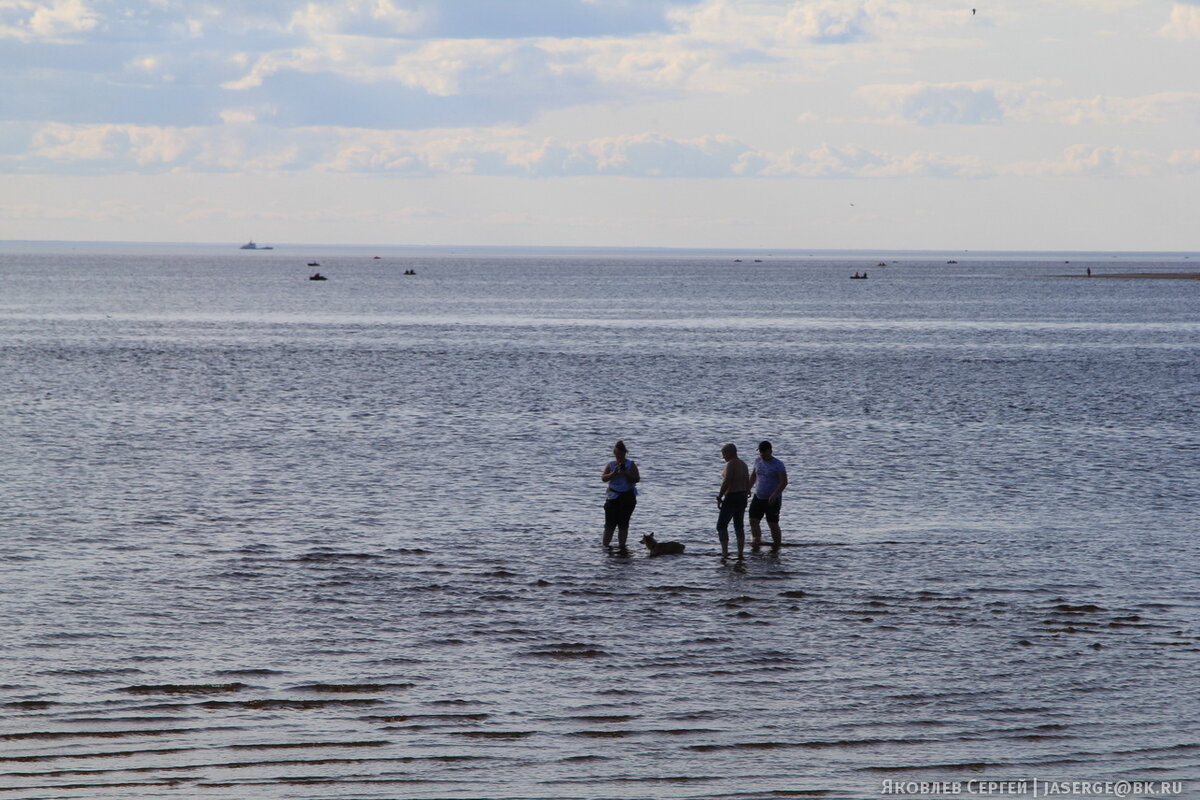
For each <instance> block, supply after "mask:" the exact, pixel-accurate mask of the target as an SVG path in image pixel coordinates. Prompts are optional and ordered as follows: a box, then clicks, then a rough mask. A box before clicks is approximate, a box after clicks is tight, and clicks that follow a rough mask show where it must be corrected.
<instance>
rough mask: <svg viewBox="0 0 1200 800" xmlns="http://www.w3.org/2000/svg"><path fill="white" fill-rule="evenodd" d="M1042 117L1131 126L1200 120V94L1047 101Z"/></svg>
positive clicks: (1039, 112) (1041, 105)
mask: <svg viewBox="0 0 1200 800" xmlns="http://www.w3.org/2000/svg"><path fill="white" fill-rule="evenodd" d="M1035 113H1036V115H1037V116H1038V117H1040V118H1044V119H1048V120H1053V121H1056V122H1062V123H1065V124H1068V125H1089V124H1095V125H1127V124H1131V123H1166V122H1177V121H1182V122H1190V123H1193V124H1195V123H1196V122H1200V94H1198V93H1196V92H1160V93H1158V94H1152V95H1146V96H1143V97H1111V96H1096V97H1090V98H1071V99H1067V100H1058V101H1048V100H1047V101H1044V102H1041V103H1038V104H1037V107H1036V111H1035Z"/></svg>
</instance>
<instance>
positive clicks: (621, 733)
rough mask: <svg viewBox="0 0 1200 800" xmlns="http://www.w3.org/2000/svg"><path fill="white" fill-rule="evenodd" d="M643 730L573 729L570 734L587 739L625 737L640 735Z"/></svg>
mask: <svg viewBox="0 0 1200 800" xmlns="http://www.w3.org/2000/svg"><path fill="white" fill-rule="evenodd" d="M642 733H643V732H642V731H628V730H610V729H606V730H595V731H571V732H570V733H568V734H567V735H568V736H580V737H583V738H585V739H625V738H628V737H630V736H639V735H641V734H642Z"/></svg>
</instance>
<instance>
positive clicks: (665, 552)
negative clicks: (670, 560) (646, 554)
mask: <svg viewBox="0 0 1200 800" xmlns="http://www.w3.org/2000/svg"><path fill="white" fill-rule="evenodd" d="M642 544H644V545H646V549H647V550H649V551H650V555H652V556H673V555H677V554H679V553H682V552H683V545H682V544H681V543H679V542H656V541H655V540H654V534H653V533H647V534H646V535H645V536H643V537H642Z"/></svg>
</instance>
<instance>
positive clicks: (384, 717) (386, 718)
mask: <svg viewBox="0 0 1200 800" xmlns="http://www.w3.org/2000/svg"><path fill="white" fill-rule="evenodd" d="M491 716H492V715H491V714H486V713H482V712H480V713H475V714H471V713H466V714H373V715H370V716H365V717H361V719H363V720H366V721H368V722H410V721H419V722H446V723H460V722H482V721H483V720H485V719H489V718H490V717H491Z"/></svg>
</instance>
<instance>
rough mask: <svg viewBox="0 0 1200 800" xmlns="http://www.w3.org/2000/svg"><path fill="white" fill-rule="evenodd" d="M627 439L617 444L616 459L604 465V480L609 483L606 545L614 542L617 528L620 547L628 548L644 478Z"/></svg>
mask: <svg viewBox="0 0 1200 800" xmlns="http://www.w3.org/2000/svg"><path fill="white" fill-rule="evenodd" d="M627 456H628V451H626V449H625V442H623V441H618V442H617V443H616V444H615V445H613V460H612V461H610V462H608V464H607V465H606V466H605V467H604V472H603V473H601V474H600V480H602V481H604V482H605V483H607V484H608V493H607V494H606V495H605V500H604V546H605V547H611V546H612V537H613V531H617V548H618V550H619V551H620V552H622V553H624V552H627V550H626V548H625V543H626V541H627V540H628V538H629V518H630V517H631V516H633V509H634V508H635V507H636V506H637V488H636V486H635V484H637V483H638V481H640V480H641V479H642V476H641V475H640V474H638V468H637V464H635V463H634V462H633V461H631V460H630V459H629V458H628V457H627Z"/></svg>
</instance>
